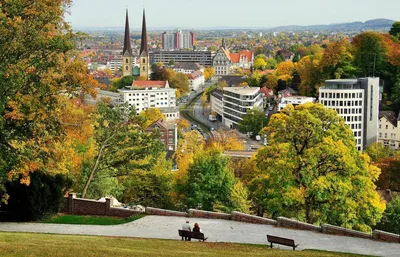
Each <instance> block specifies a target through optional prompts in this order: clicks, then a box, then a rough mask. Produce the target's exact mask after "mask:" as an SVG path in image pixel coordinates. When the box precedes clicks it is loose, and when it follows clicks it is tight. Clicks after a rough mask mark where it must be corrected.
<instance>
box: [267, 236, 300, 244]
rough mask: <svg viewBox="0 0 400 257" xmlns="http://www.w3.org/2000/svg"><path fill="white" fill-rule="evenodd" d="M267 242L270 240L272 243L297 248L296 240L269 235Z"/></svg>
mask: <svg viewBox="0 0 400 257" xmlns="http://www.w3.org/2000/svg"><path fill="white" fill-rule="evenodd" d="M267 240H268V242H271V243H276V244H282V245H288V246H295V244H294V240H293V239H289V238H283V237H278V236H270V235H267Z"/></svg>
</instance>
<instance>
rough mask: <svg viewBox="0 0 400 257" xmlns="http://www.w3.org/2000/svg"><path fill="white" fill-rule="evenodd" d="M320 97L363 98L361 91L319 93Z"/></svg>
mask: <svg viewBox="0 0 400 257" xmlns="http://www.w3.org/2000/svg"><path fill="white" fill-rule="evenodd" d="M321 98H336V99H338V98H342V99H346V98H363V93H324V92H322V93H321Z"/></svg>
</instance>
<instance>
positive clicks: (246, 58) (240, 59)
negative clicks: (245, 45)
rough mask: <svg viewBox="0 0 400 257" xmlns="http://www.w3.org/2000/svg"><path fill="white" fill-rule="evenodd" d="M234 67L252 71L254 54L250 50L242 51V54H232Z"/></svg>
mask: <svg viewBox="0 0 400 257" xmlns="http://www.w3.org/2000/svg"><path fill="white" fill-rule="evenodd" d="M230 57H231V60H232V66H234V67H240V68H244V69H250V67H251V65H253V60H254V54H253V52H251V51H249V50H242V51H241V52H240V53H231V54H230Z"/></svg>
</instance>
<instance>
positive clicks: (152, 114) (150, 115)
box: [139, 108, 165, 129]
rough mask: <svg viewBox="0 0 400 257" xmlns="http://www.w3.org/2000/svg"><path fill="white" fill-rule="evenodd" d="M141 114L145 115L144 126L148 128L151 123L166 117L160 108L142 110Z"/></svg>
mask: <svg viewBox="0 0 400 257" xmlns="http://www.w3.org/2000/svg"><path fill="white" fill-rule="evenodd" d="M139 116H141V117H143V119H144V120H145V123H144V125H143V128H145V129H146V128H148V127H149V126H150V125H151V124H153V123H154V122H156V121H158V120H159V119H165V116H164V114H163V113H162V112H161V111H160V109H158V108H149V109H146V110H144V111H142V112H141V113H140V114H139Z"/></svg>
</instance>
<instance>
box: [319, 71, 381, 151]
mask: <svg viewBox="0 0 400 257" xmlns="http://www.w3.org/2000/svg"><path fill="white" fill-rule="evenodd" d="M319 102H320V103H321V104H323V105H324V106H325V107H327V108H330V109H334V110H336V111H337V113H338V114H339V116H340V117H342V118H343V119H344V121H345V123H346V124H347V125H348V126H349V127H350V128H351V130H352V131H353V133H354V137H355V139H356V146H357V149H358V150H360V151H362V150H363V149H364V148H365V147H367V146H368V145H370V144H372V143H374V142H377V141H378V112H379V78H359V79H335V80H327V81H325V85H324V86H322V87H321V88H320V89H319Z"/></svg>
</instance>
